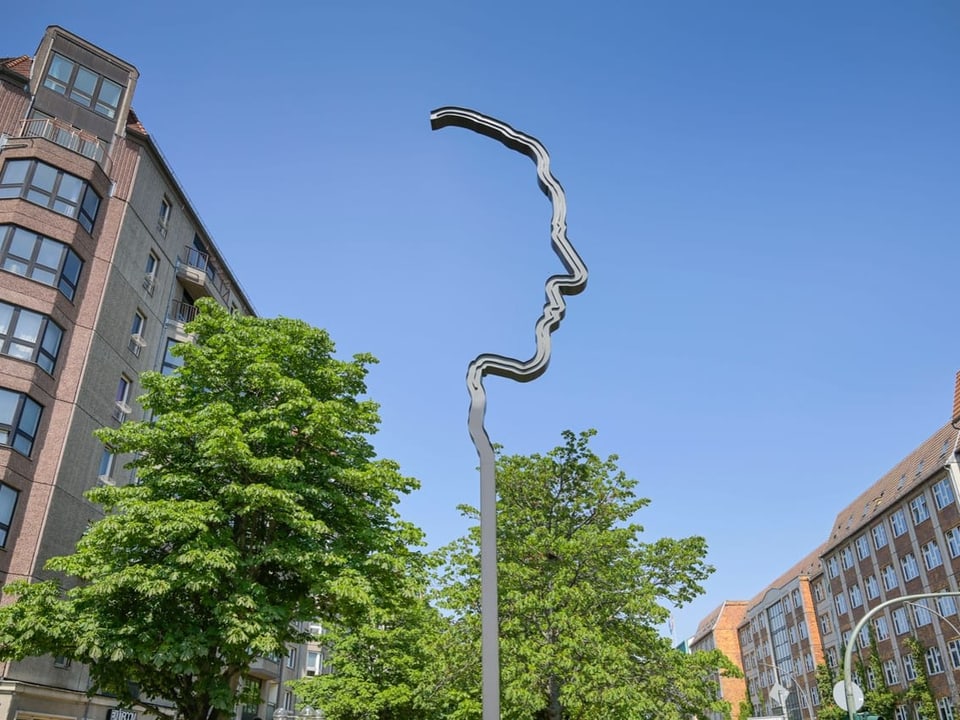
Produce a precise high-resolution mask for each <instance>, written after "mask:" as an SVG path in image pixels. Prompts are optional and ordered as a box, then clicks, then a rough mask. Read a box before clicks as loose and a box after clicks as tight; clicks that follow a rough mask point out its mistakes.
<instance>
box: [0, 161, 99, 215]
mask: <svg viewBox="0 0 960 720" xmlns="http://www.w3.org/2000/svg"><path fill="white" fill-rule="evenodd" d="M14 197H21V198H23V199H25V200H27V201H29V202H32V203H36V204H37V205H42V206H43V207H46V208H49V209H50V210H53V211H54V212H56V213H60V214H61V215H66V216H67V217H72V218H75V219H76V220H77V221H79V223H80V224H81V225H82V226H83V227H84V228H86V230H87V232H90V233H92V232H93V225H94V223H95V222H96V219H97V210H98V209H99V208H100V196H99V195H97V193H96V191H95V190H94V189H93V188H92V187H90V186H89V185H88V184H87V183H86V182H84V181H83V180H81V179H80V178H78V177H77V176H76V175H71V174H70V173H66V172H64V171H63V170H59V169H58V168H55V167H54V166H53V165H47V164H46V163H44V162H40V161H39V160H7V162H6V164H5V165H4V166H3V174H2V175H0V198H14Z"/></svg>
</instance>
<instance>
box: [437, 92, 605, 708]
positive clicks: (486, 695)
mask: <svg viewBox="0 0 960 720" xmlns="http://www.w3.org/2000/svg"><path fill="white" fill-rule="evenodd" d="M430 126H431V128H432V129H433V130H439V129H441V128H445V127H450V126H455V127H461V128H465V129H467V130H473V131H474V132H477V133H480V134H481V135H486V136H487V137H489V138H492V139H494V140H497V141H498V142H500V143H502V144H503V145H505V146H506V147H508V148H509V149H511V150H515V151H517V152H519V153H521V154H523V155H526V156H527V157H529V158H530V159H531V160H533V162H534V163H535V164H536V166H537V183H538V185H539V186H540V189H541V190H542V191H543V193H544V194H545V195H546V196H547V198H548V199H549V200H550V203H551V205H552V206H553V215H552V217H551V221H550V241H551V245H552V246H553V249H554V252H556V254H557V256H558V257H559V258H560V261H561V262H562V263H563V265H564V267H565V268H566V270H567V274H565V275H551V276H550V277H549V278H547V282H546V285H545V287H544V292H545V294H546V304H545V305H544V307H543V313H542V314H541V316H540V317H539V318H538V319H537V321H536V325H535V331H534V335H535V339H536V349H535V350H534V353H533V355H532V356H531V357H530V358H529V359H527V360H520V359H517V358H511V357H506V356H503V355H495V354H493V353H483V354H481V355H478V356H477V357H476V358H475V359H474V360H473V362H471V363H470V365H469V366H468V368H467V390H468V392H469V393H470V409H469V412H468V420H467V426H468V429H469V431H470V438H471V439H472V440H473V445H474V447H475V448H476V450H477V455H478V456H479V458H480V615H481V620H480V622H481V631H480V636H481V665H482V688H483V689H482V701H483V720H499V718H500V648H499V624H498V619H499V611H498V607H497V606H498V602H497V488H496V456H495V453H494V450H493V444H492V443H491V442H490V437H489V435H488V434H487V430H486V428H485V427H484V423H483V421H484V416H485V414H486V409H487V395H486V390H485V389H484V386H483V378H484V377H485V376H486V375H497V376H500V377H505V378H508V379H510V380H515V381H517V382H530V381H531V380H535V379H537V378H538V377H540V376H541V375H543V373H544V372H545V371H546V369H547V365H548V364H549V362H550V352H551V342H550V336H551V334H552V333H553V331H554V330H556V329H557V328H558V327H560V321H561V320H563V317H564V315H565V313H566V307H567V305H566V301H565V300H564V296H565V295H576V294H578V293H580V292H582V291H583V290H584V288H585V287H586V286H587V266H586V265H585V264H584V262H583V260H581V259H580V256H579V254H578V253H577V251H576V249H575V248H574V247H573V244H572V243H571V242H570V240H569V239H568V238H567V199H566V195H565V194H564V192H563V187H562V186H561V185H560V183H559V182H558V181H557V179H556V178H555V177H554V176H553V173H552V172H551V171H550V155H549V154H548V153H547V150H546V148H545V147H544V146H543V145H542V144H541V143H540V141H539V140H537V139H536V138H534V137H532V136H530V135H527V134H526V133H522V132H520V131H519V130H515V129H514V128H512V127H511V126H510V125H508V124H507V123H505V122H502V121H501V120H497V119H496V118H493V117H490V116H488V115H484V114H482V113H479V112H477V111H476V110H469V109H467V108H461V107H441V108H437V109H436V110H433V111H432V112H431V113H430Z"/></svg>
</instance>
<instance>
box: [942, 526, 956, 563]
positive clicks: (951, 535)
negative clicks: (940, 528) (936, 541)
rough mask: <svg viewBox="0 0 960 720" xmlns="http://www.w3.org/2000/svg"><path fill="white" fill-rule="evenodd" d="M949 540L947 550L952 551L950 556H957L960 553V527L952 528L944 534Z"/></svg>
mask: <svg viewBox="0 0 960 720" xmlns="http://www.w3.org/2000/svg"><path fill="white" fill-rule="evenodd" d="M943 537H944V539H945V540H946V541H947V550H949V551H950V557H952V558H955V557H957V556H958V555H960V528H952V529H950V530H948V531H947V532H945V533H944V534H943Z"/></svg>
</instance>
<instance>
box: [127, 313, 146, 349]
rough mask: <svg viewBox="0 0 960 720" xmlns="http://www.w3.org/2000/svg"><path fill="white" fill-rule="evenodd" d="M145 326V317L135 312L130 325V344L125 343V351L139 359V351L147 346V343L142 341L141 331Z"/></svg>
mask: <svg viewBox="0 0 960 720" xmlns="http://www.w3.org/2000/svg"><path fill="white" fill-rule="evenodd" d="M146 324H147V317H146V315H144V314H143V313H142V312H140V311H139V310H137V311H136V312H135V313H134V314H133V322H132V323H130V342H128V343H127V349H128V350H129V351H130V352H132V353H133V354H134V355H135V356H136V357H140V351H141V350H143V348H144V347H145V346H146V344H147V341H146V340H144V339H143V329H144V327H145V326H146Z"/></svg>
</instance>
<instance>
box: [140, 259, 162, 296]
mask: <svg viewBox="0 0 960 720" xmlns="http://www.w3.org/2000/svg"><path fill="white" fill-rule="evenodd" d="M159 264H160V259H159V258H158V257H157V256H156V255H155V254H154V253H152V252H151V253H150V254H149V255H147V265H146V267H145V268H144V276H143V289H144V290H146V291H147V294H148V295H153V291H154V290H155V289H156V287H157V266H158V265H159Z"/></svg>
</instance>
